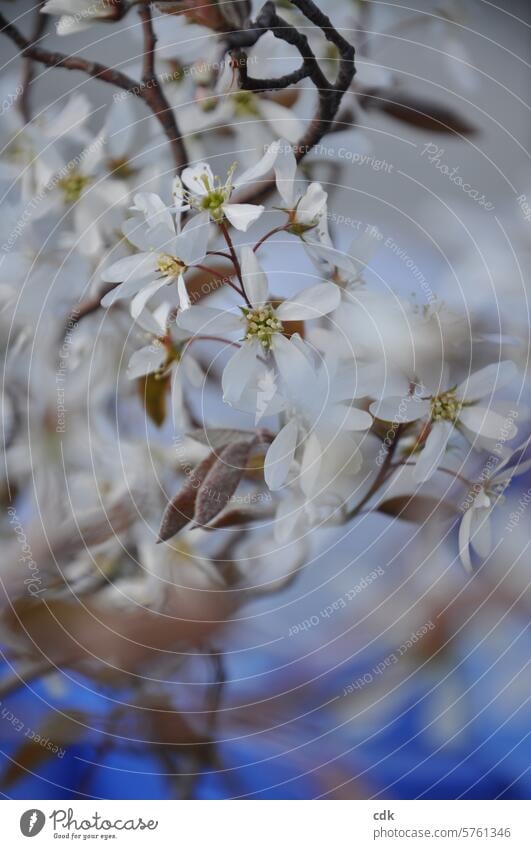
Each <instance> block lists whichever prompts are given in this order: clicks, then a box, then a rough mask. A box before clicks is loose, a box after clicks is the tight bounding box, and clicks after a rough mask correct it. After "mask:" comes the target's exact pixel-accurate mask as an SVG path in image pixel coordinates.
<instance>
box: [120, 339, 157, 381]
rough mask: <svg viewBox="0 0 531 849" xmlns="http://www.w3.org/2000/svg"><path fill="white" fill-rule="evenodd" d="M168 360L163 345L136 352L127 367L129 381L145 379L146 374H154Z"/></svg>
mask: <svg viewBox="0 0 531 849" xmlns="http://www.w3.org/2000/svg"><path fill="white" fill-rule="evenodd" d="M165 359H166V351H165V349H164V347H163V346H162V345H157V344H156V343H154V344H153V345H146V347H145V348H140V350H139V351H135V353H134V354H133V356H132V357H131V359H130V360H129V365H128V366H127V377H128V378H129V380H134V379H135V378H137V377H144V376H145V375H146V374H153V372H154V371H157V369H158V368H160V367H161V366H162V364H163V363H164V361H165Z"/></svg>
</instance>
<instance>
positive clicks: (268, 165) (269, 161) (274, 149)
mask: <svg viewBox="0 0 531 849" xmlns="http://www.w3.org/2000/svg"><path fill="white" fill-rule="evenodd" d="M281 144H282V142H281V141H274V142H273V143H272V144H270V145H269V147H268V149H267V150H266V152H265V153H264V155H263V156H262V158H261V159H260V160H259V161H258V162H257V163H256V165H253V166H252V167H251V168H248V169H247V170H246V171H244V172H243V174H240V176H239V177H237V178H236V179H235V180H234V183H233V185H234V188H235V189H237V188H239V187H240V186H246V185H247V184H248V183H254V182H255V181H256V180H259V179H260V178H261V177H265V175H266V174H268V173H269V172H270V171H271V169H272V168H273V165H274V163H275V160H276V158H277V155H278V151H279V148H280V146H281Z"/></svg>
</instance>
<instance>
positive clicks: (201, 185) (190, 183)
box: [182, 162, 214, 197]
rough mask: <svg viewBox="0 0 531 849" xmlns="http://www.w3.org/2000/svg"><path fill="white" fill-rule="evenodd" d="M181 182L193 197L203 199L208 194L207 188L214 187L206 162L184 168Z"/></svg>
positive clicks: (212, 176) (211, 174)
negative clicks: (196, 196) (197, 196)
mask: <svg viewBox="0 0 531 849" xmlns="http://www.w3.org/2000/svg"><path fill="white" fill-rule="evenodd" d="M182 181H183V183H184V185H185V186H186V188H187V189H189V190H190V191H191V192H193V194H194V195H199V196H200V197H204V196H205V195H206V194H208V192H209V188H208V186H210V187H211V188H212V187H213V186H214V175H213V173H212V169H211V167H210V165H208V164H207V163H206V162H198V164H197V165H192V166H190V167H188V168H185V169H184V171H183V173H182Z"/></svg>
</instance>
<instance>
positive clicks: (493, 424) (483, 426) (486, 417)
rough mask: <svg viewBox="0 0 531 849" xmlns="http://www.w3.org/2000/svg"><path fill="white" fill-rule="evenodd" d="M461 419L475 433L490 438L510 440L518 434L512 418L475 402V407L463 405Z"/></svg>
mask: <svg viewBox="0 0 531 849" xmlns="http://www.w3.org/2000/svg"><path fill="white" fill-rule="evenodd" d="M459 421H460V422H462V423H463V424H464V426H465V427H467V428H468V429H469V430H471V431H472V432H473V433H477V434H478V435H479V436H486V437H487V438H488V439H499V440H503V441H508V440H511V439H514V437H515V436H516V427H515V424H514V422H513V421H512V419H508V418H507V417H506V416H502V415H500V413H496V412H494V410H490V409H489V408H488V407H482V406H480V405H478V404H474V406H473V407H463V409H462V410H461V412H460V413H459Z"/></svg>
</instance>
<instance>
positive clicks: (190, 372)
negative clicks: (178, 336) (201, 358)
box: [181, 353, 205, 389]
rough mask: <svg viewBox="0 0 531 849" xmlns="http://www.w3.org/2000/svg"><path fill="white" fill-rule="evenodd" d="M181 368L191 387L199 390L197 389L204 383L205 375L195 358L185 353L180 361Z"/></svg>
mask: <svg viewBox="0 0 531 849" xmlns="http://www.w3.org/2000/svg"><path fill="white" fill-rule="evenodd" d="M181 366H182V368H183V371H184V374H185V375H186V379H187V380H189V381H190V383H191V384H192V386H195V388H196V389H199V387H201V386H202V385H203V383H204V382H205V374H204V372H203V369H202V368H201V366H200V365H199V363H198V362H197V360H196V359H195V357H192V355H191V354H188V353H186V354H185V355H184V357H183V358H182V360H181Z"/></svg>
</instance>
